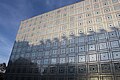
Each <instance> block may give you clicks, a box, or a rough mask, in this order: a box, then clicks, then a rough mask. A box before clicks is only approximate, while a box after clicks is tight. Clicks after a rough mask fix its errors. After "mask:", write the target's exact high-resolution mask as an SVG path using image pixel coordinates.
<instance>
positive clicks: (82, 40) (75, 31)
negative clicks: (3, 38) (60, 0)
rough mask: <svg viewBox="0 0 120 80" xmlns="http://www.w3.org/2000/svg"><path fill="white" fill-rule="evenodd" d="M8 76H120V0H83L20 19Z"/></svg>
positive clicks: (85, 79)
mask: <svg viewBox="0 0 120 80" xmlns="http://www.w3.org/2000/svg"><path fill="white" fill-rule="evenodd" d="M6 80H120V0H83V1H80V2H78V3H75V4H72V5H69V6H65V7H62V8H59V9H56V10H53V11H50V12H47V13H44V14H41V15H38V16H35V17H33V18H30V19H27V20H24V21H21V24H20V28H19V31H18V34H17V36H16V41H15V43H14V46H13V50H12V53H11V56H10V60H9V64H8V68H7V71H6Z"/></svg>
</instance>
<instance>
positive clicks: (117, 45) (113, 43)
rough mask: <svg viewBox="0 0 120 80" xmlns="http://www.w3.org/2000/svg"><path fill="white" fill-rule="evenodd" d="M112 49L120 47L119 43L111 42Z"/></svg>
mask: <svg viewBox="0 0 120 80" xmlns="http://www.w3.org/2000/svg"><path fill="white" fill-rule="evenodd" d="M111 47H112V48H114V47H119V43H118V41H112V42H111Z"/></svg>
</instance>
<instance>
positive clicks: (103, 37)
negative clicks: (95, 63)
mask: <svg viewBox="0 0 120 80" xmlns="http://www.w3.org/2000/svg"><path fill="white" fill-rule="evenodd" d="M98 38H99V39H105V38H106V37H105V34H104V33H101V34H98Z"/></svg>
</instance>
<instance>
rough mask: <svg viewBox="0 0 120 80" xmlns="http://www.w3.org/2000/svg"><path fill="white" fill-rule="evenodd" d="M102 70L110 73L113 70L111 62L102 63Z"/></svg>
mask: <svg viewBox="0 0 120 80" xmlns="http://www.w3.org/2000/svg"><path fill="white" fill-rule="evenodd" d="M101 69H102V70H101V71H102V73H109V72H111V69H110V64H101Z"/></svg>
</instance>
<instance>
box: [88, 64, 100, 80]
mask: <svg viewBox="0 0 120 80" xmlns="http://www.w3.org/2000/svg"><path fill="white" fill-rule="evenodd" d="M89 72H90V73H96V72H98V66H97V65H89ZM95 80H96V79H95Z"/></svg>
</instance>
